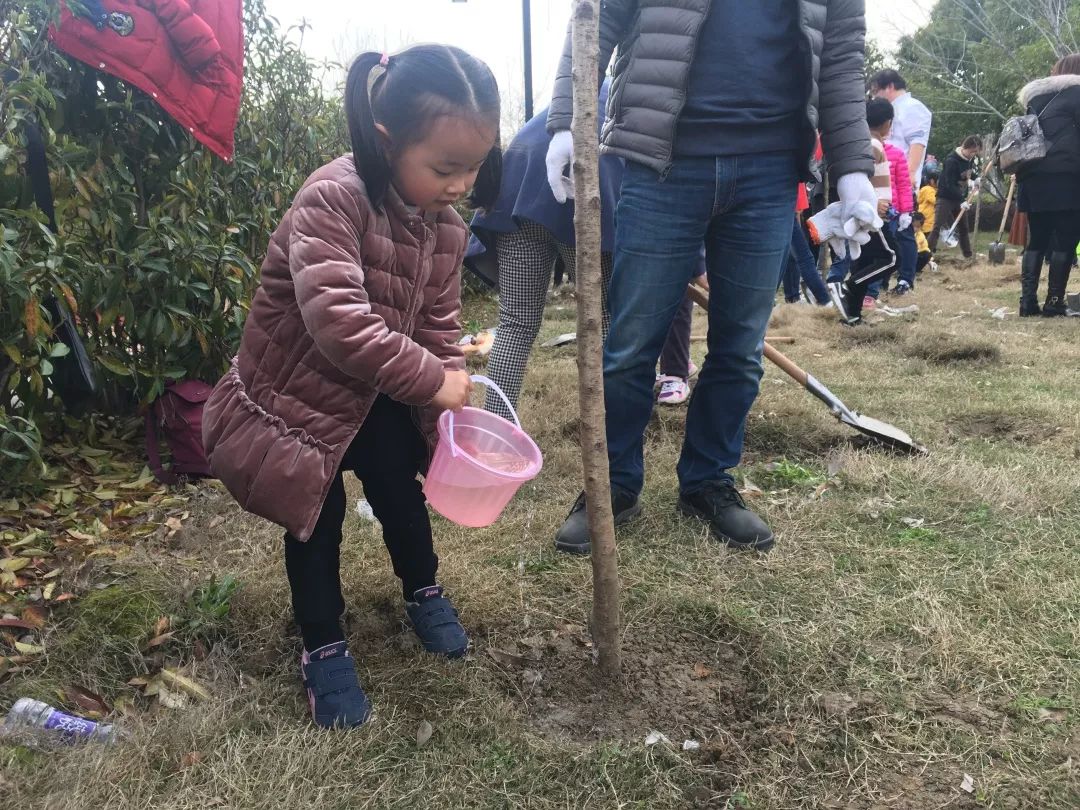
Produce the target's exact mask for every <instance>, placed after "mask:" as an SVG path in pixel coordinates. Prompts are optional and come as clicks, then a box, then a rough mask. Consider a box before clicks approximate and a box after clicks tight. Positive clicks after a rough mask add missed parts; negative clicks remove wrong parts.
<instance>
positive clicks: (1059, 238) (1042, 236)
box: [1026, 211, 1080, 256]
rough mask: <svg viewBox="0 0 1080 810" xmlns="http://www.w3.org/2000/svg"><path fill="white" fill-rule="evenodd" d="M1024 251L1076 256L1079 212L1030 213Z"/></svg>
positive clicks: (1079, 236) (1079, 239)
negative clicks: (1029, 230) (1028, 234)
mask: <svg viewBox="0 0 1080 810" xmlns="http://www.w3.org/2000/svg"><path fill="white" fill-rule="evenodd" d="M1028 227H1029V228H1030V229H1031V235H1030V236H1029V237H1028V243H1027V248H1026V250H1029V251H1031V252H1032V253H1041V254H1043V255H1046V254H1048V253H1050V252H1054V253H1067V254H1069V255H1070V256H1075V255H1076V246H1077V244H1080V211H1032V212H1030V213H1029V214H1028Z"/></svg>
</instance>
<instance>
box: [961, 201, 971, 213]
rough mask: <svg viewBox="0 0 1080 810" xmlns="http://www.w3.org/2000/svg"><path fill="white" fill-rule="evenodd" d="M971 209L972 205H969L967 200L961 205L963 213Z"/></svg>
mask: <svg viewBox="0 0 1080 810" xmlns="http://www.w3.org/2000/svg"><path fill="white" fill-rule="evenodd" d="M970 208H971V203H969V202H968V201H967V200H965V201H964V202H962V203H960V210H961V211H967V210H968V209H970Z"/></svg>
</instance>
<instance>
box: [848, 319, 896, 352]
mask: <svg viewBox="0 0 1080 810" xmlns="http://www.w3.org/2000/svg"><path fill="white" fill-rule="evenodd" d="M906 334H907V331H906V330H902V329H901V328H900V325H899V324H897V323H895V322H889V323H883V324H867V325H866V326H858V327H856V328H854V329H844V330H843V331H842V332H840V333H839V335H838V339H837V341H836V347H837V348H850V347H852V346H873V345H879V344H883V343H897V342H900V341H902V340H903V339H904V336H905V335H906Z"/></svg>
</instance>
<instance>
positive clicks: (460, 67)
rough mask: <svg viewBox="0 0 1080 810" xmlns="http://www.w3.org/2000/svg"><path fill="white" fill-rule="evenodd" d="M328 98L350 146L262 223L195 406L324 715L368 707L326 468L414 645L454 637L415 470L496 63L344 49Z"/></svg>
mask: <svg viewBox="0 0 1080 810" xmlns="http://www.w3.org/2000/svg"><path fill="white" fill-rule="evenodd" d="M345 115H346V119H347V122H348V129H349V135H350V138H351V140H352V154H348V155H344V156H343V157H340V158H338V159H337V160H334V161H333V162H331V163H329V164H327V165H326V166H323V167H322V168H321V169H319V170H318V171H317V172H315V173H314V174H313V175H312V176H311V177H310V178H308V180H307V182H306V183H305V184H304V186H303V188H301V189H300V191H299V192H298V193H297V195H296V198H295V200H294V201H293V204H292V207H291V208H290V209H289V211H288V212H287V213H286V214H285V217H284V218H283V219H282V221H281V224H280V225H279V226H278V228H277V230H276V231H275V232H274V234H273V236H272V237H271V240H270V247H269V249H268V251H267V255H266V260H265V261H264V262H263V266H262V282H261V284H260V286H259V289H258V290H257V292H256V293H255V297H254V299H253V300H252V303H251V311H250V313H249V315H248V318H247V323H246V324H245V327H244V336H243V340H242V341H241V344H240V351H239V353H238V355H237V357H236V358H235V359H234V360H233V364H232V368H231V370H230V371H229V373H228V374H226V375H225V377H224V378H223V379H222V380H221V382H219V383H218V384H217V387H216V388H215V389H214V392H213V394H212V395H211V397H210V399H209V400H208V401H207V403H206V410H205V415H204V422H203V439H204V443H205V445H206V450H207V455H208V457H209V459H210V466H211V468H212V469H213V471H214V474H215V475H217V476H218V477H219V478H220V479H221V480H222V481H223V482H224V483H225V485H226V487H228V489H229V491H230V492H231V493H232V494H233V496H234V497H235V498H236V499H237V500H238V501H239V503H240V505H241V506H243V507H244V508H245V509H247V510H248V511H250V512H254V513H255V514H257V515H261V516H263V517H265V518H268V519H270V520H272V521H274V522H275V523H278V524H280V525H282V526H284V527H285V529H286V534H285V568H286V572H287V574H288V579H289V586H290V588H291V590H292V606H293V612H294V614H295V617H296V621H297V624H298V625H299V627H300V633H301V635H302V637H303V642H304V652H303V655H302V658H301V663H300V668H301V674H302V676H303V681H304V686H305V687H306V688H307V694H308V701H309V703H310V706H311V713H312V716H313V718H314V719H315V722H316V723H317V724H318V725H320V726H325V727H332V726H340V727H349V726H356V725H359V724H361V723H363V722H364V721H365V720H366V719H367V718H368V715H369V713H370V707H369V704H368V701H367V698H366V696H365V695H364V692H363V691H362V690H361V688H360V684H359V682H358V680H357V677H356V668H355V666H354V664H353V659H352V657H351V656H350V655H349V651H348V648H347V646H346V642H345V637H344V634H343V633H342V629H341V625H340V623H339V617H340V616H341V614H342V612H343V611H344V609H345V603H344V601H343V599H342V595H341V580H340V577H339V570H338V569H339V546H340V544H341V527H342V523H343V521H344V518H345V487H344V484H343V481H342V473H343V472H344V471H345V470H350V471H352V472H353V473H355V474H356V476H357V477H358V478H359V479H360V480H361V481H362V482H363V485H364V494H365V496H366V497H367V499H368V501H369V502H370V503H371V507H372V510H373V511H374V513H375V516H376V517H377V518H378V520H379V522H380V523H381V524H382V529H383V539H384V540H385V542H386V547H387V549H388V551H389V552H390V559H391V561H392V563H393V567H394V573H395V574H397V576H398V577H400V578H401V581H402V586H403V588H402V591H403V594H404V597H405V603H406V604H405V609H406V612H407V613H408V616H409V619H410V620H411V622H412V626H413V629H414V630H415V631H416V634H417V635H418V636H419V637H420V640H421V641H422V642H423V645H424V648H425V649H427V650H428V651H430V652H433V653H438V654H441V655H445V656H448V657H456V656H460V655H463V654H464V653H465V651H466V648H467V646H468V637H467V636H466V635H465V631H464V629H463V628H462V626H461V624H460V623H459V622H458V618H457V612H456V611H455V610H454V608H453V607H452V606H451V604H450V601H449V599H448V598H447V596H446V594H445V593H443V590H442V588H441V587H439V585H438V583H437V581H436V577H435V573H436V569H437V566H438V558H437V557H436V556H435V552H434V549H433V546H432V537H431V525H430V522H429V520H428V513H427V508H426V506H425V503H424V496H423V493H422V491H421V488H420V483H419V482H418V481H417V474H418V473H420V472H423V471H424V470H425V469H426V466H427V462H428V458H429V451H430V449H431V447H433V445H434V442H435V433H434V430H433V428H434V423H435V419H436V418H437V417H438V415H439V413H440V412H442V411H443V410H446V409H453V410H459V409H460V408H461V407H462V406H464V405H465V403H466V402H467V400H468V395H469V377H468V375H467V374H466V372H465V371H464V370H463V369H464V359H463V357H462V353H461V350H460V349H459V348H458V347H457V345H456V343H457V338H458V336H459V333H460V326H459V323H458V314H459V310H460V296H459V282H460V278H459V275H458V268H459V266H460V264H461V258H462V255H463V254H464V251H465V241H466V236H467V231H466V228H465V224H464V223H463V222H462V221H461V218H460V217H459V216H458V215H457V213H455V211H454V210H453V208H451V207H450V205H451V204H452V203H454V202H455V201H457V200H459V199H461V198H462V197H464V196H465V194H467V193H468V192H469V190H470V189H473V194H472V203H473V204H474V205H476V206H484V205H487V204H490V202H491V201H492V200H493V199H494V196H495V194H496V193H497V192H498V188H499V170H500V152H499V148H498V142H499V137H498V136H499V132H498V126H499V91H498V88H497V87H496V83H495V78H494V76H493V75H492V73H491V71H490V70H489V69H488V67H487V66H486V65H485V64H484V63H483V62H480V61H479V60H477V59H474V58H473V57H471V56H469V55H468V54H467V53H465V52H464V51H461V50H458V49H456V48H450V47H446V46H440V45H423V46H417V47H414V48H410V49H409V50H406V51H404V52H402V53H400V54H396V55H393V56H389V57H388V56H386V55H381V56H380V54H377V53H367V54H363V55H362V56H360V57H359V58H358V59H357V60H356V61H355V62H354V63H353V65H352V67H351V68H350V69H349V75H348V80H347V83H346V87H345ZM474 186H475V188H474Z"/></svg>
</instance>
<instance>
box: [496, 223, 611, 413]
mask: <svg viewBox="0 0 1080 810" xmlns="http://www.w3.org/2000/svg"><path fill="white" fill-rule="evenodd" d="M496 249H497V250H498V254H499V328H498V331H497V332H496V333H495V344H494V345H493V346H492V347H491V354H490V355H489V356H488V364H487V376H488V377H490V378H491V379H492V380H494V381H495V382H496V384H497V385H498V386H499V387H500V388H501V389H502V390H503V392H504V393H505V394H506V396H507V397H508V398H509V400H510V401H511V402H512V403H514V407H515V408H516V407H517V404H518V397H519V396H520V394H521V381H522V379H524V377H525V367H526V365H527V364H528V362H529V354H530V352H532V347H533V343H534V342H535V341H536V336H537V335H538V334H539V333H540V324H541V322H542V321H543V319H544V304H546V303H547V291H548V287H549V286H551V274H552V270H553V269H554V267H555V260H556V258H561V259H562V261H563V264H564V265H565V266H566V272H567V275H568V276H569V277H570V278H574V250H573V248H571V247H569V246H568V245H563V244H560V243H559V242H557V241H556V240H555V238H554V237H553V236H552V235H551V233H550V232H549V231H548V230H547V228H545V227H544V226H542V225H538V224H537V223H535V222H530V221H529V220H522V222H521V227H520V228H519V229H518V230H516V231H513V232H512V233H502V234H499V236H498V241H497V243H496ZM600 264H601V272H602V273H603V277H604V283H603V287H602V294H603V307H604V316H603V330H604V336H605V337H606V336H607V330H608V323H609V322H610V316H609V315H608V305H607V288H608V282H609V281H610V280H611V254H610V253H603V254H601V262H600ZM484 408H485V409H486V410H488V411H491V412H492V413H497V414H499V415H500V416H503V417H506V418H507V419H509V418H510V413H509V412H508V411H507V410H506V405H505V404H504V403H503V401H502V399H500V398H499V396H498V394H496V393H495V392H494V391H488V394H487V399H486V401H485V402H484Z"/></svg>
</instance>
